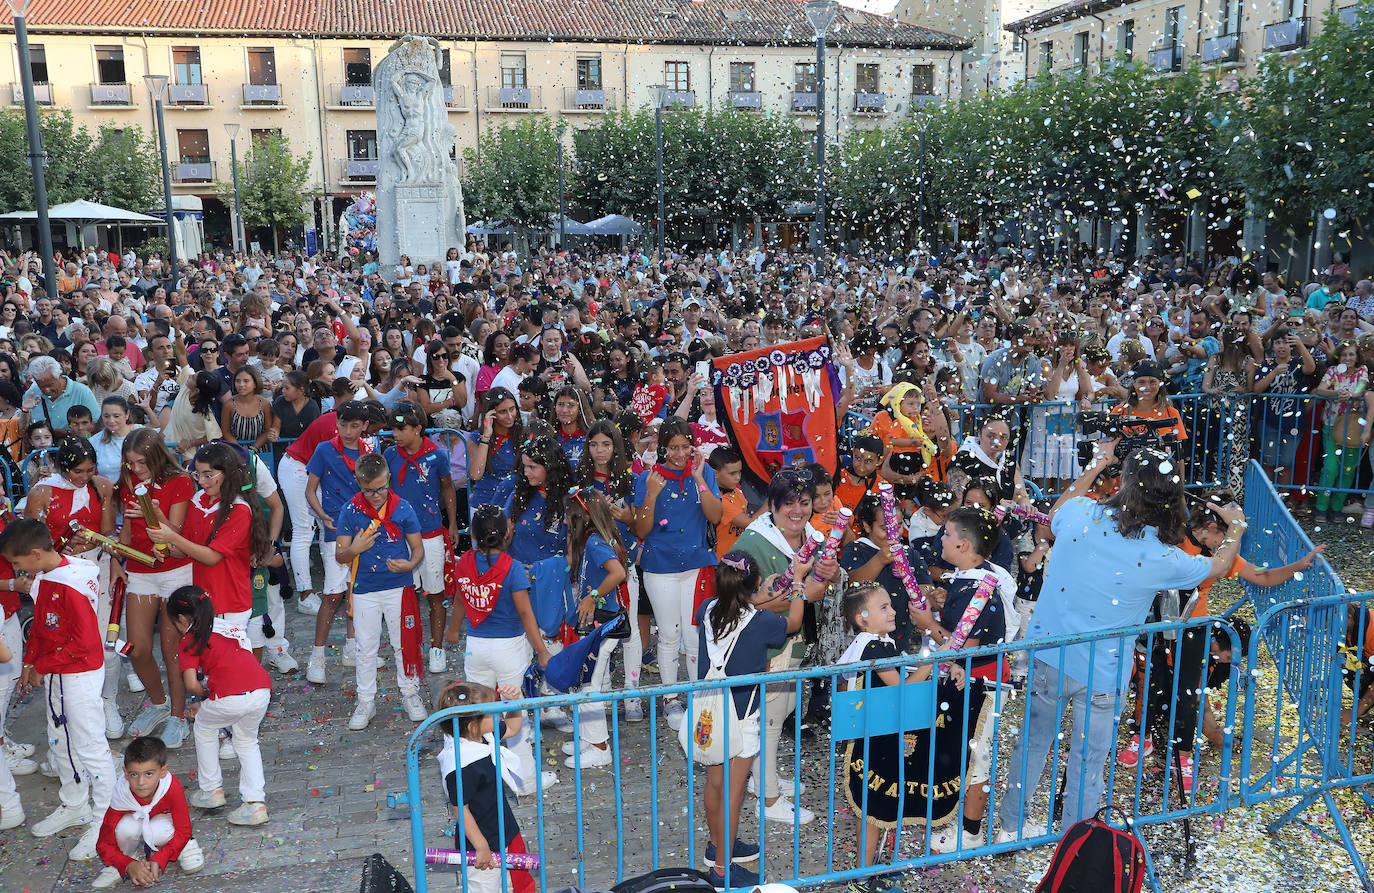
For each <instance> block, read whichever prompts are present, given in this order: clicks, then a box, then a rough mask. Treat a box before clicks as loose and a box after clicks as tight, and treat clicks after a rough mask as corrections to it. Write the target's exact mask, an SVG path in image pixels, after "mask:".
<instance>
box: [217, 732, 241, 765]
mask: <svg viewBox="0 0 1374 893" xmlns="http://www.w3.org/2000/svg"><path fill="white" fill-rule="evenodd" d="M219 758H220V759H221V760H237V759H238V758H239V752H238V751H237V750H234V739H233V738H230V737H229V736H228V735H225V736H224V737H222V738H220V739H219Z"/></svg>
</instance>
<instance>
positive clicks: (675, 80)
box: [663, 62, 692, 93]
mask: <svg viewBox="0 0 1374 893" xmlns="http://www.w3.org/2000/svg"><path fill="white" fill-rule="evenodd" d="M663 83H664V84H665V85H667V87H668V89H669V90H670V91H671V92H674V93H686V92H687V91H688V90H690V89H692V66H691V64H690V63H687V62H664V63H663Z"/></svg>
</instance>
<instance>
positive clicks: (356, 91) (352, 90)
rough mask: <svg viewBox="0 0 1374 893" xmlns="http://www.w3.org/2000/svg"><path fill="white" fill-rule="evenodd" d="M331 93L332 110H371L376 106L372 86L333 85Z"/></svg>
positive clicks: (330, 104)
mask: <svg viewBox="0 0 1374 893" xmlns="http://www.w3.org/2000/svg"><path fill="white" fill-rule="evenodd" d="M330 92H331V95H330V99H331V100H332V102H330V103H329V107H330V108H336V109H370V108H372V107H373V106H375V105H376V100H375V98H374V94H373V92H372V85H371V84H333V85H331V91H330Z"/></svg>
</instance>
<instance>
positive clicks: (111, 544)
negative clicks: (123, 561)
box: [71, 521, 157, 567]
mask: <svg viewBox="0 0 1374 893" xmlns="http://www.w3.org/2000/svg"><path fill="white" fill-rule="evenodd" d="M71 531H72V534H71V540H75V541H83V540H84V541H85V542H87V543H89V544H90V545H91V546H93V547H95V548H97V549H100V550H101V551H103V552H106V553H108V554H110V555H115V556H118V557H120V558H131V559H133V560H134V561H141V562H142V563H144V564H146V565H148V567H156V566H157V559H156V558H154V557H153V556H151V555H149V554H148V553H147V552H140V551H138V550H137V549H135V548H133V547H132V546H126V545H124V544H123V543H121V542H119V541H118V540H112V539H110V538H109V537H108V536H104V535H103V534H99V533H96V532H95V531H93V530H87V529H86V528H85V527H83V526H82V525H81V522H80V521H73V522H72V524H71Z"/></svg>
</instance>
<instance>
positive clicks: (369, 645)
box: [353, 589, 420, 702]
mask: <svg viewBox="0 0 1374 893" xmlns="http://www.w3.org/2000/svg"><path fill="white" fill-rule="evenodd" d="M384 619H385V620H386V631H387V635H388V636H389V637H390V638H391V649H392V650H393V651H395V652H396V686H397V687H398V688H399V689H400V690H401V696H402V697H409V696H410V695H418V694H419V693H420V679H419V677H418V676H407V675H406V674H405V662H404V661H402V660H401V590H400V589H383V590H381V591H380V592H355V593H353V635H354V636H355V637H356V638H357V642H358V660H357V666H356V667H355V668H354V672H355V675H356V678H357V680H358V700H359V701H360V702H361V701H371V700H375V699H376V697H377V648H378V646H379V645H380V644H381V640H382V620H384Z"/></svg>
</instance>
